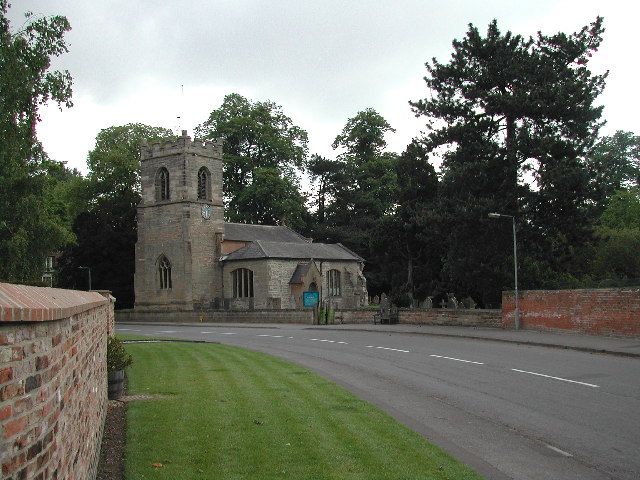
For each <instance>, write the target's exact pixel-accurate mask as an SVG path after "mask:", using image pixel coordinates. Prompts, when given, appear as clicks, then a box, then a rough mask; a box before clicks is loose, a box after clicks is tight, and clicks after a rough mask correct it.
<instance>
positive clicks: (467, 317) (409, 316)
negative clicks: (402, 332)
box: [336, 308, 502, 327]
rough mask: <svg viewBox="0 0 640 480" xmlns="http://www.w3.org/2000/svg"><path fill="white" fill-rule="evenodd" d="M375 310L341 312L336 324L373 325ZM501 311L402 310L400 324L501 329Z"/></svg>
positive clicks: (337, 315) (399, 316)
mask: <svg viewBox="0 0 640 480" xmlns="http://www.w3.org/2000/svg"><path fill="white" fill-rule="evenodd" d="M375 313H377V311H375V310H339V311H338V312H336V323H340V322H342V323H373V315H374V314H375ZM501 319H502V315H501V311H500V310H481V309H476V310H466V309H456V310H453V309H447V308H432V309H411V310H410V309H400V310H399V312H398V322H399V323H404V324H413V325H450V326H463V327H500V326H501V323H500V322H501Z"/></svg>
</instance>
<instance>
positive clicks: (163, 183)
mask: <svg viewBox="0 0 640 480" xmlns="http://www.w3.org/2000/svg"><path fill="white" fill-rule="evenodd" d="M170 198H171V191H170V190H169V171H168V170H167V169H166V168H164V167H162V168H161V169H160V170H158V173H157V174H156V201H158V202H160V201H162V200H169V199H170Z"/></svg>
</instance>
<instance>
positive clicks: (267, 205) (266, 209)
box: [230, 167, 307, 230]
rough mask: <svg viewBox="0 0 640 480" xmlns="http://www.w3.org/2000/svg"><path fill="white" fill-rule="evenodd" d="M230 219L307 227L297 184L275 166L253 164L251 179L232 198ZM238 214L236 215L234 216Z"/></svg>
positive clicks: (299, 228)
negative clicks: (255, 165)
mask: <svg viewBox="0 0 640 480" xmlns="http://www.w3.org/2000/svg"><path fill="white" fill-rule="evenodd" d="M233 202H234V203H232V204H231V205H230V206H231V209H230V210H231V214H230V220H231V221H244V222H250V223H258V224H262V225H285V224H286V225H288V226H289V227H291V228H293V229H294V230H306V223H307V219H306V213H307V211H306V209H305V206H304V197H303V196H302V195H300V192H299V191H298V188H297V186H296V185H295V184H294V183H293V182H291V180H289V179H288V178H286V177H282V176H280V173H279V172H278V170H277V169H275V168H268V167H261V168H256V169H255V171H254V173H253V176H252V179H251V183H250V184H249V185H248V186H247V187H245V188H244V189H242V191H241V192H240V194H239V195H238V196H236V198H235V199H233ZM236 215H237V217H236Z"/></svg>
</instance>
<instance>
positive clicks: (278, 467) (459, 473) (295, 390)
mask: <svg viewBox="0 0 640 480" xmlns="http://www.w3.org/2000/svg"><path fill="white" fill-rule="evenodd" d="M126 348H127V350H128V351H129V352H130V353H132V354H133V356H134V363H133V365H132V366H131V367H130V368H129V392H128V394H130V395H162V396H163V397H160V399H156V400H153V401H137V402H131V403H130V404H129V408H128V412H127V447H126V478H127V479H128V480H138V479H171V480H181V479H185V480H186V479H218V478H219V479H279V478H282V479H285V478H286V479H313V480H318V479H394V480H395V479H411V480H415V479H450V480H457V479H469V480H471V479H480V478H481V477H480V476H479V475H477V474H475V473H474V472H473V471H471V470H470V469H469V468H468V467H466V466H464V465H462V464H460V463H459V462H457V461H456V460H454V459H453V458H451V457H450V456H448V455H447V454H445V453H444V452H443V451H442V450H440V449H439V448H437V447H435V446H433V445H431V444H429V443H428V442H427V441H425V440H424V439H423V438H422V437H421V436H420V435H418V434H416V433H415V432H413V431H411V430H409V429H408V428H406V427H404V426H402V425H400V424H399V423H397V422H396V421H395V420H394V419H392V418H391V417H389V416H388V415H387V414H385V413H383V412H382V411H380V410H379V409H377V408H375V407H373V406H371V405H370V404H368V403H366V402H364V401H362V400H359V399H358V398H356V397H354V396H353V395H352V394H350V393H349V392H347V391H346V390H344V389H343V388H342V387H339V386H337V385H335V384H334V383H332V382H330V381H328V380H325V379H323V378H322V377H320V376H318V375H316V374H314V373H311V372H310V371H308V370H306V369H304V368H301V367H299V366H296V365H294V364H291V363H288V362H285V361H283V360H280V359H278V358H275V357H272V356H269V355H265V354H262V353H257V352H252V351H249V350H244V349H240V348H236V347H230V346H226V345H217V344H188V343H145V344H128V345H127V346H126Z"/></svg>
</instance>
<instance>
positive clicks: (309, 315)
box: [115, 309, 313, 324]
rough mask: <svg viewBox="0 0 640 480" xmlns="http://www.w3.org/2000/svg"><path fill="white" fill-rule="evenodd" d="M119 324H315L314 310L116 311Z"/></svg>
mask: <svg viewBox="0 0 640 480" xmlns="http://www.w3.org/2000/svg"><path fill="white" fill-rule="evenodd" d="M115 315H116V321H117V322H150V323H152V322H171V323H197V322H213V323H301V324H312V323H313V311H312V310H266V309H262V310H245V311H242V310H213V311H205V312H193V311H191V312H143V311H140V310H116V312H115Z"/></svg>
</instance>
